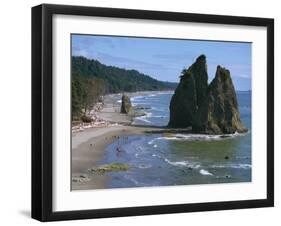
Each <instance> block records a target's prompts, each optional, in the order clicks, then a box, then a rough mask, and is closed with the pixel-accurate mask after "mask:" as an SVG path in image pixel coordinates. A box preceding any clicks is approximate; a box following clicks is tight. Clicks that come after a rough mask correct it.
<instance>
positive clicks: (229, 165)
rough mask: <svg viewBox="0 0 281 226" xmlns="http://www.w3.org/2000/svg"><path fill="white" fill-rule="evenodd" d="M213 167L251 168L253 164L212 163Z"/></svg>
mask: <svg viewBox="0 0 281 226" xmlns="http://www.w3.org/2000/svg"><path fill="white" fill-rule="evenodd" d="M211 168H233V169H251V168H252V166H251V165H250V164H242V163H232V164H221V165H212V166H211Z"/></svg>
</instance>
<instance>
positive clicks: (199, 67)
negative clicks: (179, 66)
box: [168, 55, 247, 134]
mask: <svg viewBox="0 0 281 226" xmlns="http://www.w3.org/2000/svg"><path fill="white" fill-rule="evenodd" d="M207 81H208V74H207V65H206V57H205V56H204V55H201V56H199V57H198V58H197V60H196V62H195V63H194V64H193V65H191V66H190V67H189V68H188V69H187V70H184V71H183V73H182V76H181V80H180V83H179V85H178V87H177V89H176V90H175V94H174V95H173V97H172V100H171V103H170V122H169V125H168V126H169V127H174V128H184V127H189V126H191V127H192V131H193V132H196V133H206V134H230V133H235V132H246V131H247V129H246V128H245V127H244V126H243V124H242V122H241V120H240V114H239V111H238V103H237V97H236V92H235V89H234V86H233V83H232V79H231V76H230V72H229V70H227V69H225V68H222V67H220V66H218V67H217V71H216V76H215V78H214V79H213V81H212V82H211V83H210V85H209V86H208V82H207Z"/></svg>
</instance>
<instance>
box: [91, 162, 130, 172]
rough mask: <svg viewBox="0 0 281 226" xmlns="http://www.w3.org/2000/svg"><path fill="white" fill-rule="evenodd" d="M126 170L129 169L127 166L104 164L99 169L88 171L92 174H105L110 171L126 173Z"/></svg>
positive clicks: (123, 164)
mask: <svg viewBox="0 0 281 226" xmlns="http://www.w3.org/2000/svg"><path fill="white" fill-rule="evenodd" d="M128 169H129V165H128V164H125V163H118V162H116V163H110V164H105V165H102V166H100V167H93V168H91V169H89V170H88V171H89V172H92V173H107V172H112V171H126V170H128Z"/></svg>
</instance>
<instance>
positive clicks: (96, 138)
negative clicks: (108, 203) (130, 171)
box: [71, 91, 162, 190]
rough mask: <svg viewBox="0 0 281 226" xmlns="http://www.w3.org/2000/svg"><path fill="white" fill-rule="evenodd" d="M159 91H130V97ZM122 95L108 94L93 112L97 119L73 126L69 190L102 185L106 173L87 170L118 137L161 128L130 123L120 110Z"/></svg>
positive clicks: (104, 183) (130, 120) (104, 185)
mask: <svg viewBox="0 0 281 226" xmlns="http://www.w3.org/2000/svg"><path fill="white" fill-rule="evenodd" d="M159 92H160V91H151V92H136V93H129V94H128V95H129V96H130V97H135V96H139V95H149V94H153V93H159ZM121 97H122V94H109V95H106V96H105V97H104V104H103V107H102V108H101V109H99V111H96V112H92V113H93V114H94V116H95V117H96V119H98V120H96V122H93V123H84V124H83V125H79V128H74V129H73V128H72V152H71V155H72V156H71V159H72V160H71V161H72V164H71V174H72V187H71V190H85V189H99V188H105V187H106V183H107V181H108V175H105V174H100V175H95V174H91V173H89V172H88V170H89V169H90V168H92V167H96V166H97V163H98V162H99V161H100V160H101V159H102V158H103V157H104V155H105V149H106V147H107V146H108V145H110V144H111V143H113V142H114V141H116V140H117V139H118V137H120V136H129V135H138V134H144V133H147V132H148V133H153V132H157V131H161V130H162V129H161V128H157V127H155V128H153V127H138V126H133V125H132V121H133V117H132V116H129V115H126V114H122V113H120V107H121V103H119V102H118V100H119V99H121Z"/></svg>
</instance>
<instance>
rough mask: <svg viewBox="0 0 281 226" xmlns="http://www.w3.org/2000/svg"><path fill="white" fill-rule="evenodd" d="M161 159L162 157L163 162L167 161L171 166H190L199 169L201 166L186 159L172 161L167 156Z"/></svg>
mask: <svg viewBox="0 0 281 226" xmlns="http://www.w3.org/2000/svg"><path fill="white" fill-rule="evenodd" d="M163 159H164V161H165V162H167V163H168V164H170V165H173V166H179V167H188V168H191V169H199V168H200V167H201V165H200V164H198V163H197V162H190V161H187V160H185V161H176V162H173V161H170V160H169V159H167V158H163Z"/></svg>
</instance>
